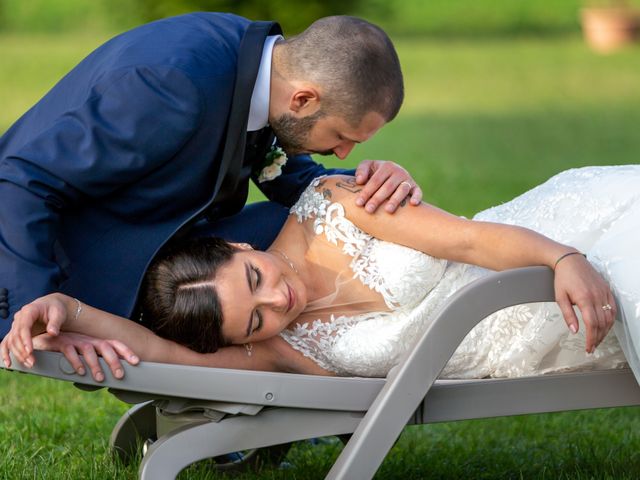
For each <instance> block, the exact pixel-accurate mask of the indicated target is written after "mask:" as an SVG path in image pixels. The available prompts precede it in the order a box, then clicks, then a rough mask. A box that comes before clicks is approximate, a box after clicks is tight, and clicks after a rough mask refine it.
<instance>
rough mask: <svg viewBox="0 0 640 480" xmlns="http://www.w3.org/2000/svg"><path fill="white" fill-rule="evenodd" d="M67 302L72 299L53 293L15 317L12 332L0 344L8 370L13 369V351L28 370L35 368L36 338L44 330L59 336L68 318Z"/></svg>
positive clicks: (34, 302)
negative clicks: (11, 355)
mask: <svg viewBox="0 0 640 480" xmlns="http://www.w3.org/2000/svg"><path fill="white" fill-rule="evenodd" d="M66 300H69V297H66V295H62V294H59V293H53V294H51V295H47V296H45V297H40V298H38V299H37V300H34V301H33V302H31V303H30V304H28V305H25V306H24V307H22V308H21V309H20V311H19V312H18V313H16V314H15V316H14V317H13V323H12V324H11V330H9V333H7V335H6V336H5V337H4V339H3V340H2V342H1V343H0V356H1V357H2V360H3V361H4V364H5V366H6V367H7V368H9V367H10V366H11V358H10V357H9V352H11V353H13V355H14V356H15V357H16V359H17V360H18V361H19V362H20V363H22V364H23V365H25V366H26V367H27V368H31V367H33V365H34V362H35V358H34V356H33V342H32V337H33V336H35V335H37V334H38V333H42V332H44V331H46V332H47V333H48V334H49V335H51V336H55V335H58V333H59V332H60V328H61V327H62V324H63V323H64V322H65V321H66V319H67V308H68V307H67V302H66ZM70 300H71V301H73V299H70Z"/></svg>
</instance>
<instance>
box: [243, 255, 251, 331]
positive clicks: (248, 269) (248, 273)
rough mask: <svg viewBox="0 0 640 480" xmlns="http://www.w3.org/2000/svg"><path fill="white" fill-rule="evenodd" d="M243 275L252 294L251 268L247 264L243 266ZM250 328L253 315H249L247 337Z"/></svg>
mask: <svg viewBox="0 0 640 480" xmlns="http://www.w3.org/2000/svg"><path fill="white" fill-rule="evenodd" d="M244 273H245V275H246V277H247V285H249V291H250V292H251V293H253V286H252V283H251V267H250V266H249V264H248V263H245V264H244ZM252 326H253V315H252V314H249V323H248V324H247V334H246V336H247V337H248V336H249V335H251V327H252Z"/></svg>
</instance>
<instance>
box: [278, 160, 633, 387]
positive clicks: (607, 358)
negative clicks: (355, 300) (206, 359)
mask: <svg viewBox="0 0 640 480" xmlns="http://www.w3.org/2000/svg"><path fill="white" fill-rule="evenodd" d="M320 183H321V179H316V180H314V181H313V182H312V184H311V186H310V187H309V188H307V190H306V191H305V192H304V194H303V195H302V197H301V198H300V200H299V201H298V203H296V205H295V206H294V207H293V208H292V210H291V212H292V213H295V214H296V215H297V218H298V221H300V222H303V221H306V220H309V221H312V222H313V224H312V226H313V231H314V232H315V234H317V235H324V236H325V238H326V239H327V240H328V241H329V242H332V243H333V244H334V245H336V248H339V249H341V251H342V252H344V253H345V254H347V255H349V256H350V257H352V259H351V260H350V267H351V270H352V271H353V272H354V278H357V279H359V280H360V281H361V282H362V283H363V284H364V285H367V286H368V287H369V288H371V289H372V290H374V291H376V292H379V293H380V294H381V295H382V297H383V298H384V300H385V302H386V303H387V305H388V306H389V307H390V309H391V312H377V313H376V312H374V313H368V314H362V315H359V316H358V315H354V316H352V317H346V316H345V317H342V316H336V317H333V316H332V317H330V318H328V317H327V318H325V319H317V320H314V321H312V322H308V323H302V324H301V325H298V326H296V327H294V328H292V329H291V330H285V331H284V332H282V333H281V336H282V337H283V338H284V339H285V340H286V341H287V342H288V343H289V344H290V345H292V346H293V348H295V349H296V350H298V351H300V352H302V353H303V354H304V355H305V356H307V357H309V358H311V359H312V360H314V361H316V362H317V363H318V364H319V365H320V366H321V367H322V368H324V369H326V370H328V371H332V372H335V373H337V374H339V375H363V376H384V375H386V374H387V372H388V371H389V369H390V368H391V367H392V366H393V365H395V364H396V363H397V362H398V361H399V360H400V359H401V358H402V355H403V354H404V353H405V352H406V351H407V350H408V349H410V348H411V346H412V345H414V344H415V342H416V341H417V340H418V339H419V338H420V335H421V334H422V333H423V332H424V331H425V329H427V328H428V326H429V325H430V322H431V321H432V319H433V314H434V312H436V311H437V310H438V309H439V308H440V307H441V306H442V304H443V303H444V302H445V301H446V300H447V298H449V296H450V295H451V294H452V293H454V292H456V291H458V290H460V289H461V288H462V287H464V286H465V285H466V284H468V283H469V282H471V281H473V280H475V279H477V278H479V277H481V276H483V275H486V274H487V273H488V271H487V270H484V269H482V268H479V267H474V266H471V265H465V264H458V263H447V262H445V261H443V260H439V259H434V258H433V257H429V256H428V255H424V254H422V253H420V252H416V251H414V250H411V249H409V248H406V247H402V246H400V245H395V244H392V243H389V242H385V241H382V240H379V239H376V238H373V237H371V236H369V235H367V234H365V233H364V232H362V231H361V230H359V229H358V228H356V227H355V226H354V225H353V224H352V223H351V222H349V220H348V219H347V218H345V216H344V208H342V206H341V205H339V204H337V203H331V201H330V198H325V196H324V195H323V193H322V192H318V191H317V190H316V187H318V186H320ZM474 218H475V219H476V220H483V221H493V222H499V223H507V224H515V225H520V226H522V227H526V228H530V229H533V230H536V231H538V232H540V233H542V234H544V235H547V236H549V237H551V238H553V239H555V240H557V241H560V242H563V243H567V244H570V245H573V246H575V247H576V248H578V249H580V250H582V251H584V252H585V253H587V254H588V258H589V260H590V261H591V262H592V263H593V264H594V266H595V267H596V268H597V269H598V270H600V271H601V273H603V275H604V277H605V278H606V279H609V280H610V283H611V284H612V285H613V288H614V290H615V293H616V299H617V301H618V307H619V312H620V316H621V318H620V319H619V321H616V333H617V334H618V335H620V336H621V339H623V347H624V346H625V345H626V348H628V349H629V351H630V352H631V354H632V355H631V360H630V361H631V364H632V366H633V367H634V371H636V374H637V375H638V378H640V365H638V361H637V358H638V350H640V347H638V343H640V342H639V341H638V338H640V327H639V326H638V325H640V324H639V322H637V319H638V317H639V316H640V313H639V312H640V289H639V288H638V285H639V284H638V282H637V273H636V272H637V269H638V268H639V267H640V260H638V249H637V232H638V227H639V226H640V167H639V166H623V167H591V168H584V169H579V170H570V171H567V172H564V173H562V174H559V175H557V176H556V177H554V178H552V179H551V180H549V181H548V182H546V183H545V184H543V185H541V186H539V187H536V188H535V189H533V190H531V191H530V192H527V193H525V194H523V195H521V196H520V197H518V198H516V199H514V200H512V201H510V202H508V203H505V204H503V205H500V206H498V207H494V208H492V209H489V210H486V211H485V212H481V213H480V214H478V215H477V216H476V217H474ZM584 332H585V328H584V324H582V325H581V326H580V329H579V332H578V334H576V335H574V334H572V333H570V332H569V330H568V329H567V326H566V323H565V322H564V319H563V318H562V314H561V312H560V311H559V309H558V307H557V305H555V304H528V305H521V306H516V307H511V308H507V309H505V310H502V311H500V312H496V313H494V314H493V315H490V316H489V317H487V318H486V319H484V320H483V321H481V322H480V323H479V324H478V325H477V326H476V327H475V328H474V329H473V330H472V331H471V332H470V333H469V335H467V337H466V338H465V339H464V340H463V341H462V343H461V344H460V345H459V346H458V348H457V350H456V351H455V353H454V354H453V356H452V358H451V359H450V360H449V362H448V363H447V365H446V366H445V368H444V370H443V372H442V375H441V376H443V377H449V378H479V377H480V378H481V377H487V376H493V377H505V376H506V377H517V376H522V375H533V374H544V373H551V372H561V371H567V370H585V369H595V368H598V369H606V368H617V367H621V366H624V365H625V357H624V355H623V353H622V350H621V348H620V345H619V343H618V341H617V339H616V337H615V335H613V334H612V333H610V334H609V335H608V336H607V337H606V338H605V339H604V341H603V342H602V343H601V344H600V346H599V347H598V348H597V349H596V351H595V354H593V355H589V354H586V353H585V338H584ZM634 358H635V363H634Z"/></svg>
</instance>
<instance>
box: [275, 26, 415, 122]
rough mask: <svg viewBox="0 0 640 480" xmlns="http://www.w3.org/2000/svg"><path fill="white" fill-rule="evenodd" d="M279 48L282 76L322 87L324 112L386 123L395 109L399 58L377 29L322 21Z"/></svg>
mask: <svg viewBox="0 0 640 480" xmlns="http://www.w3.org/2000/svg"><path fill="white" fill-rule="evenodd" d="M281 45H282V47H283V48H282V51H283V57H282V64H283V68H284V71H283V72H282V73H281V74H283V75H284V76H285V77H287V78H290V79H302V80H309V81H313V82H315V83H317V84H319V85H321V86H322V87H323V88H324V90H325V105H326V109H325V110H326V112H327V113H333V112H335V113H338V114H340V115H342V116H343V117H344V118H345V119H346V120H347V121H349V122H350V123H351V124H352V125H357V124H359V123H360V121H361V120H362V117H363V116H364V115H365V114H366V113H368V112H372V111H373V112H377V113H379V114H380V115H382V116H383V117H384V119H385V120H386V121H387V122H388V121H391V120H393V118H395V116H396V115H397V113H398V111H399V110H400V106H401V105H402V101H403V99H404V84H403V80H402V70H401V69H400V60H398V54H397V53H396V50H395V48H394V47H393V43H392V42H391V39H390V38H389V37H388V36H387V34H386V33H385V32H384V31H383V30H382V29H381V28H379V27H377V26H375V25H373V24H371V23H369V22H367V21H365V20H362V19H361V18H356V17H350V16H333V17H326V18H321V19H320V20H317V21H316V22H314V23H312V24H311V25H310V26H309V27H308V28H307V29H306V30H305V31H304V32H302V33H301V34H300V35H297V36H295V37H291V38H289V39H287V40H285V41H284V42H282V44H281ZM276 71H278V69H277V68H276Z"/></svg>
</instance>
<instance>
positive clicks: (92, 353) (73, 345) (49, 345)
mask: <svg viewBox="0 0 640 480" xmlns="http://www.w3.org/2000/svg"><path fill="white" fill-rule="evenodd" d="M33 345H34V347H35V348H36V350H51V351H55V352H62V353H63V354H64V356H65V357H66V359H67V360H68V361H69V363H70V364H71V366H72V367H73V369H74V370H75V371H76V372H77V373H78V375H84V374H85V367H84V364H83V362H82V359H80V355H82V358H83V359H84V363H86V364H87V367H88V368H89V370H90V371H91V375H92V376H93V378H94V380H95V381H96V382H102V381H103V380H104V372H103V371H102V367H101V366H100V362H99V359H98V357H99V356H100V357H102V358H103V359H104V361H105V362H106V364H107V365H108V366H109V369H110V370H111V373H112V374H113V376H114V377H115V378H122V377H124V369H123V368H122V364H121V363H120V359H121V358H122V359H124V360H126V361H127V362H129V364H131V365H137V364H138V363H139V361H140V360H139V358H138V357H137V356H136V354H135V353H133V351H132V350H131V349H130V348H129V347H128V346H127V345H125V344H124V343H122V342H119V341H118V340H104V339H101V338H95V337H90V336H89V335H82V334H80V333H72V332H63V333H60V334H59V335H56V336H51V335H49V334H47V333H43V334H42V335H38V336H37V337H35V338H34V339H33Z"/></svg>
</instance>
